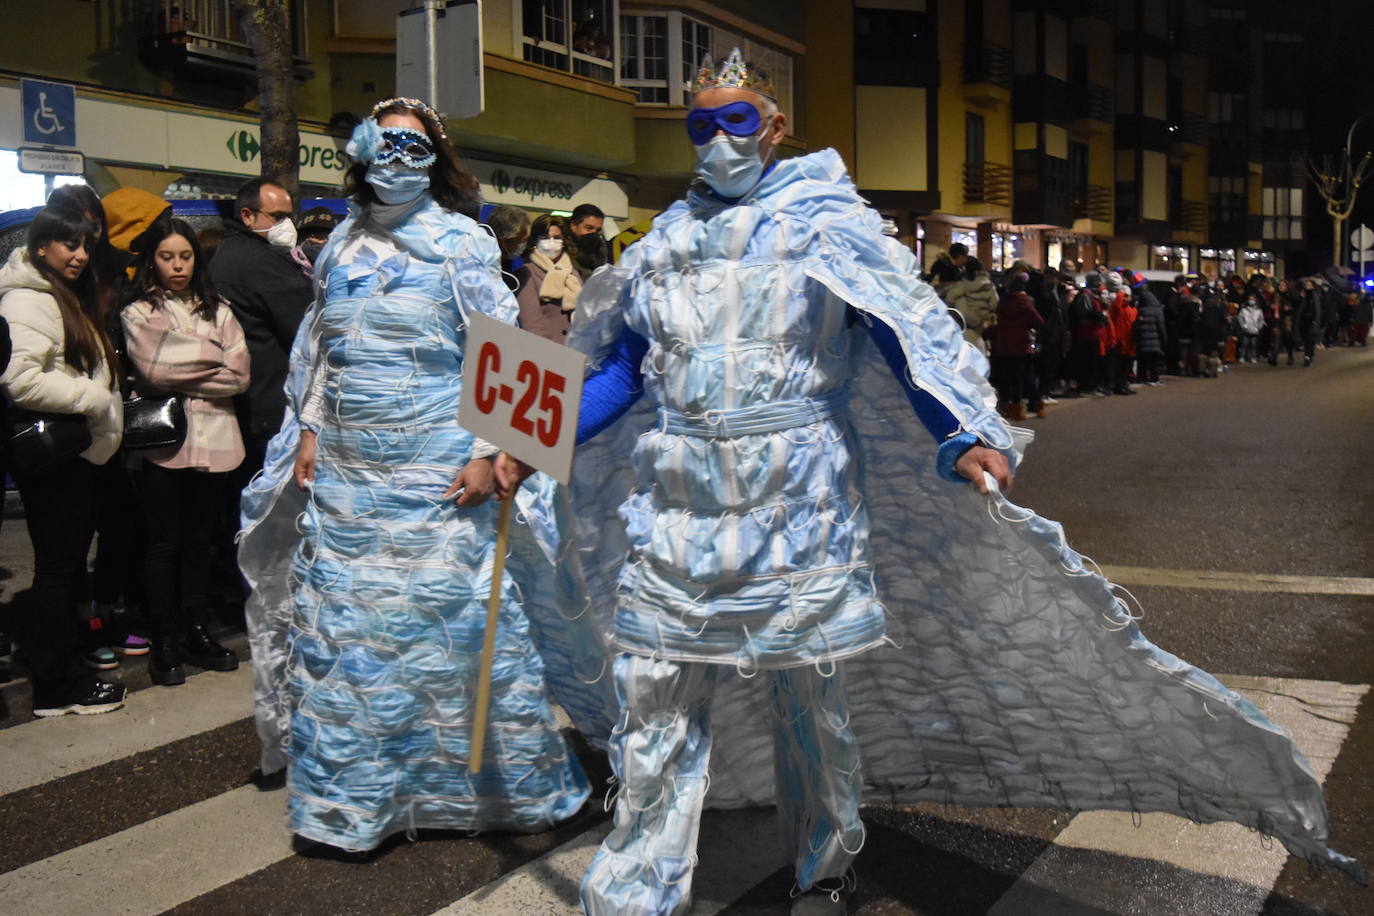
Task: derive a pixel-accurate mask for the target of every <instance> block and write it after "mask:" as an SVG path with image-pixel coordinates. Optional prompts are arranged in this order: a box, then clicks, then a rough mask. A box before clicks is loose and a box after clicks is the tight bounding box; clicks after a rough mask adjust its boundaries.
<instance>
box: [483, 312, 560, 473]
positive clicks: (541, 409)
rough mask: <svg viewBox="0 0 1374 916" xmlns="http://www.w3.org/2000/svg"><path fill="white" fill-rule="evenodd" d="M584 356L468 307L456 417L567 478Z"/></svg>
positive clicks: (507, 448)
mask: <svg viewBox="0 0 1374 916" xmlns="http://www.w3.org/2000/svg"><path fill="white" fill-rule="evenodd" d="M586 365H587V358H586V357H585V356H583V355H582V354H581V353H578V352H577V351H576V350H571V349H569V348H567V347H565V346H562V345H561V344H556V343H554V342H552V341H549V340H545V339H544V338H542V337H540V336H538V335H537V334H531V333H530V332H529V331H522V330H520V329H519V328H517V327H514V326H513V325H509V324H505V323H504V322H500V321H497V320H496V319H495V318H489V317H487V316H486V315H482V314H479V313H477V312H468V338H467V346H466V347H465V353H464V356H463V396H462V399H461V401H460V403H459V406H458V422H459V423H461V424H462V426H463V428H464V429H466V430H468V431H469V432H470V433H472V434H473V435H474V436H480V437H481V438H483V439H486V440H487V441H488V442H491V443H493V444H495V445H498V446H500V447H501V448H502V449H504V450H505V451H507V452H510V453H511V454H512V455H514V456H515V457H516V458H519V459H520V460H521V461H523V462H525V463H526V464H529V465H532V466H533V467H535V468H538V469H539V470H541V471H543V472H544V473H545V474H548V475H549V476H550V477H553V478H554V479H555V480H558V481H559V482H560V483H567V482H568V480H569V478H570V477H571V476H572V456H573V445H574V443H575V441H576V439H577V412H578V408H579V407H580V406H581V404H582V373H583V372H584V371H585V369H586Z"/></svg>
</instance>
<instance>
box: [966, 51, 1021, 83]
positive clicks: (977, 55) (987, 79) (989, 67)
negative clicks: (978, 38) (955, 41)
mask: <svg viewBox="0 0 1374 916" xmlns="http://www.w3.org/2000/svg"><path fill="white" fill-rule="evenodd" d="M964 82H965V83H987V84H989V85H992V86H998V87H1000V88H1002V89H1010V88H1011V49H1010V48H1003V47H1001V46H999V45H994V44H990V43H988V42H986V41H983V42H968V43H966V44H965V45H964Z"/></svg>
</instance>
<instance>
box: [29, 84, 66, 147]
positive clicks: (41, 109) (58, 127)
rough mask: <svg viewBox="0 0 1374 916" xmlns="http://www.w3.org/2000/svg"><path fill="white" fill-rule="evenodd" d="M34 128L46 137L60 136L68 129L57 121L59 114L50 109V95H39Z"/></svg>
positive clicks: (41, 93) (44, 93)
mask: <svg viewBox="0 0 1374 916" xmlns="http://www.w3.org/2000/svg"><path fill="white" fill-rule="evenodd" d="M33 126H34V128H35V129H36V130H37V131H38V132H39V133H40V134H43V135H44V136H48V135H51V134H60V133H61V132H62V131H64V130H66V129H67V128H65V127H63V126H62V122H61V121H59V120H58V119H57V112H55V111H53V110H52V109H51V108H49V107H48V94H47V93H46V92H40V93H38V110H37V111H35V112H34V113H33Z"/></svg>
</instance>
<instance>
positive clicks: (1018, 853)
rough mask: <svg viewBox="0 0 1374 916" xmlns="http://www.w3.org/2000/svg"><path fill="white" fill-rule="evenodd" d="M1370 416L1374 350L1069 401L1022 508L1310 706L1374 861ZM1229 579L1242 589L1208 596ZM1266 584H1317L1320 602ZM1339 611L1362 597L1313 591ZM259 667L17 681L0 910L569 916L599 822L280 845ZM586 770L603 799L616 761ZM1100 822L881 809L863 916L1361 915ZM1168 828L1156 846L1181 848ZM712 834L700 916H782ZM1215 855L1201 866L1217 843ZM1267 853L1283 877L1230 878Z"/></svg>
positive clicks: (740, 818) (1173, 623) (1210, 836)
mask: <svg viewBox="0 0 1374 916" xmlns="http://www.w3.org/2000/svg"><path fill="white" fill-rule="evenodd" d="M1371 420H1374V350H1333V351H1319V352H1318V356H1317V362H1316V365H1315V366H1313V367H1312V368H1311V369H1302V368H1291V369H1290V368H1287V367H1279V368H1271V367H1269V366H1267V365H1263V364H1261V365H1257V366H1240V367H1235V368H1234V369H1233V370H1232V371H1231V372H1230V373H1229V374H1228V375H1225V376H1223V377H1222V378H1219V379H1216V380H1191V379H1172V378H1169V379H1166V384H1165V385H1164V386H1163V387H1161V388H1142V389H1140V393H1139V395H1137V396H1135V397H1111V398H1106V399H1100V400H1097V399H1082V400H1073V401H1065V402H1063V403H1062V404H1060V405H1058V406H1057V407H1053V408H1051V413H1050V415H1049V417H1048V418H1046V419H1044V420H1032V421H1028V424H1027V425H1030V426H1031V427H1032V428H1033V429H1035V431H1036V433H1037V440H1036V442H1035V443H1034V444H1033V445H1032V446H1031V448H1030V450H1029V451H1028V454H1027V461H1026V463H1025V465H1024V467H1023V468H1022V469H1021V471H1020V473H1019V475H1018V479H1017V482H1016V486H1015V488H1014V490H1013V491H1012V494H1011V495H1012V498H1013V499H1014V500H1015V501H1016V502H1019V503H1021V504H1023V505H1026V506H1029V507H1031V508H1034V509H1035V510H1036V511H1037V512H1039V513H1040V514H1042V515H1045V516H1047V517H1049V518H1053V519H1056V520H1059V521H1061V522H1063V523H1064V525H1065V528H1066V530H1067V533H1068V537H1069V540H1070V542H1071V543H1072V544H1073V545H1074V546H1075V548H1077V549H1078V550H1079V551H1080V552H1082V553H1084V554H1087V555H1089V556H1091V557H1093V558H1094V559H1095V560H1096V561H1097V562H1098V563H1100V564H1102V565H1103V566H1105V567H1109V568H1111V569H1118V568H1130V569H1132V570H1134V571H1135V572H1134V573H1133V574H1134V575H1136V576H1137V578H1139V579H1140V580H1141V581H1147V582H1148V581H1157V578H1152V575H1153V572H1156V571H1169V575H1170V577H1171V579H1172V581H1174V582H1179V583H1182V584H1181V585H1180V584H1173V585H1168V586H1161V585H1157V584H1155V585H1151V584H1144V585H1138V586H1136V585H1133V586H1131V590H1132V592H1133V593H1134V594H1135V595H1136V596H1137V597H1138V598H1139V600H1140V603H1141V605H1142V606H1143V608H1144V610H1145V614H1146V616H1145V619H1144V620H1143V622H1142V624H1141V625H1142V627H1143V629H1144V631H1145V633H1146V635H1148V636H1149V637H1150V638H1151V639H1152V640H1153V641H1155V642H1156V643H1158V644H1159V645H1161V646H1163V647H1164V648H1166V649H1168V650H1170V651H1172V652H1174V653H1176V654H1178V655H1180V656H1182V657H1183V658H1186V659H1187V660H1189V661H1191V662H1193V663H1195V664H1197V665H1199V666H1201V667H1203V668H1205V669H1207V670H1209V671H1212V672H1214V673H1217V674H1220V675H1237V676H1241V679H1242V680H1243V681H1244V683H1245V684H1246V685H1248V687H1247V689H1249V690H1252V691H1253V696H1254V698H1255V699H1256V700H1257V702H1258V701H1262V700H1263V698H1264V697H1265V696H1268V697H1269V698H1271V699H1278V700H1286V699H1288V698H1289V695H1292V696H1299V695H1301V696H1306V697H1308V699H1309V700H1310V699H1311V697H1310V696H1309V694H1311V692H1313V691H1316V692H1317V693H1319V694H1321V697H1319V699H1318V700H1317V701H1314V702H1313V703H1312V704H1309V705H1308V706H1307V707H1306V708H1307V709H1308V710H1309V712H1310V711H1312V710H1315V712H1312V713H1311V715H1308V717H1307V720H1306V721H1307V722H1308V726H1304V727H1309V726H1311V725H1313V724H1315V726H1316V727H1317V729H1318V730H1321V729H1325V732H1324V734H1325V736H1326V738H1327V739H1329V741H1328V743H1329V745H1330V756H1334V763H1333V764H1331V768H1330V773H1329V775H1328V776H1327V778H1326V782H1325V786H1326V793H1327V800H1328V806H1329V808H1330V813H1331V843H1332V845H1333V846H1334V847H1336V848H1338V849H1340V850H1341V851H1342V852H1344V853H1347V854H1349V855H1353V856H1356V857H1358V858H1360V859H1361V860H1363V861H1364V862H1366V863H1371V864H1374V785H1371V783H1374V775H1371V774H1374V701H1371V700H1370V698H1369V697H1370V695H1369V694H1368V693H1365V692H1364V688H1363V687H1362V686H1348V685H1369V684H1371V683H1374V653H1371V651H1370V645H1371V643H1370V637H1371V635H1372V634H1371V631H1374V590H1366V591H1365V593H1363V594H1361V593H1360V591H1361V587H1362V586H1361V585H1360V583H1359V582H1355V583H1354V585H1353V586H1352V580H1364V579H1374V538H1371V537H1370V534H1369V531H1370V525H1369V518H1370V516H1371V512H1374V468H1372V466H1371V456H1374V423H1371ZM0 566H3V567H5V568H7V569H9V570H11V571H12V572H13V573H14V576H13V577H12V578H10V579H8V580H7V581H5V582H3V583H0V585H3V587H5V588H6V590H12V588H13V587H14V585H16V584H22V583H25V582H27V579H28V577H29V575H30V570H31V560H30V558H29V556H28V550H27V539H26V537H25V535H24V531H23V526H22V522H19V521H17V520H13V519H11V520H6V521H5V523H4V526H3V529H0ZM1142 571H1143V572H1142ZM1199 574H1207V575H1199ZM1217 574H1228V575H1227V577H1225V578H1223V580H1222V581H1225V582H1229V583H1231V584H1230V585H1227V586H1225V587H1217V585H1216V583H1217V581H1218V580H1217V579H1216V578H1215V576H1216V575H1217ZM1275 575H1287V576H1305V577H1322V580H1323V581H1325V580H1327V579H1329V580H1330V581H1329V582H1328V583H1327V584H1329V585H1330V586H1331V588H1326V589H1323V588H1319V587H1317V586H1315V585H1312V584H1311V583H1312V582H1313V581H1314V580H1310V579H1309V580H1295V581H1296V584H1295V581H1287V580H1285V581H1280V580H1275V579H1274V578H1273V577H1274V576H1275ZM1304 582H1306V583H1308V584H1303V583H1304ZM1366 584H1367V583H1366ZM1333 590H1334V591H1338V592H1339V591H1342V590H1346V591H1353V592H1354V594H1325V593H1321V592H1323V591H1333ZM247 674H248V673H247V672H246V671H243V672H239V673H237V674H235V675H220V674H213V673H212V674H202V675H196V676H194V677H192V678H191V682H190V683H189V684H188V685H187V686H186V687H184V688H177V689H176V690H165V689H161V688H151V689H149V688H147V681H146V676H145V675H144V674H143V673H142V671H141V665H140V664H138V663H134V664H132V665H130V666H128V668H127V670H126V671H123V672H121V676H123V677H124V678H125V680H126V681H127V682H128V683H129V684H130V686H131V687H132V688H136V689H138V692H136V693H134V694H133V697H132V699H131V702H130V704H129V707H128V710H127V711H126V712H121V713H115V714H112V715H111V716H105V717H100V718H99V719H92V720H88V721H81V722H78V721H76V720H74V719H71V718H68V719H67V720H63V721H46V722H29V721H28V718H27V714H26V710H25V708H24V698H25V690H26V688H25V687H24V686H23V685H22V684H11V685H9V686H8V687H7V688H6V692H5V696H6V698H7V700H8V701H9V703H8V706H9V710H8V711H9V715H8V718H6V719H5V720H3V721H0V900H4V901H8V902H9V904H10V905H15V906H18V905H19V904H18V901H20V900H23V901H26V902H27V906H26V907H24V911H25V912H48V911H53V912H56V911H58V910H61V911H64V912H70V911H75V910H77V909H93V908H96V907H99V908H100V909H101V910H102V911H106V912H159V911H170V910H173V909H175V911H176V912H178V913H224V912H274V913H275V912H287V913H321V914H324V913H354V912H356V913H406V914H429V913H434V912H437V911H444V912H452V913H506V912H511V913H525V912H543V913H551V914H552V913H565V912H570V909H569V904H568V901H569V900H571V899H572V897H571V896H570V895H572V894H574V892H575V890H574V889H575V885H576V878H577V875H578V874H579V870H580V868H581V867H582V865H581V864H580V863H583V862H584V859H585V856H586V855H588V854H589V850H590V849H591V848H593V847H594V845H595V841H596V839H597V838H598V837H599V835H600V834H599V832H598V831H602V830H604V829H605V819H606V818H605V814H604V813H603V812H602V810H601V806H600V805H594V806H590V808H589V810H588V811H587V812H585V813H584V814H583V815H581V816H579V817H578V818H577V819H575V820H574V821H573V822H571V823H570V824H568V825H565V826H564V827H562V828H560V829H559V830H557V831H554V832H551V833H546V834H540V835H536V836H528V837H513V836H483V837H467V836H461V835H456V834H424V835H422V837H421V840H420V841H419V842H415V843H408V842H405V841H404V840H403V839H401V838H396V840H395V841H394V842H391V843H389V844H388V845H387V846H386V847H385V848H384V849H383V850H382V852H381V853H380V854H378V855H375V856H373V857H371V858H370V859H368V860H367V861H365V862H361V863H360V862H356V861H346V860H344V861H341V860H340V858H339V857H337V856H331V855H329V854H328V853H327V852H326V851H324V850H322V849H320V848H319V847H310V846H302V845H300V844H297V845H294V846H293V845H292V844H291V842H290V839H289V837H287V836H285V831H284V829H283V827H282V820H281V804H282V802H281V795H282V793H281V792H279V791H278V792H271V791H268V792H260V791H258V789H256V788H254V787H253V786H252V785H251V784H250V782H249V774H250V772H251V771H252V769H253V767H254V765H255V763H256V756H257V745H256V738H255V736H254V734H253V730H252V726H251V723H250V722H249V721H248V720H247V719H246V718H245V717H246V715H247V711H248V707H249V697H248V677H247ZM1329 682H1334V683H1329ZM1343 685H1347V686H1343ZM1250 695H1252V694H1251V693H1247V696H1250ZM1337 695H1339V697H1345V698H1346V700H1339V697H1338V698H1337V699H1332V697H1337ZM1346 701H1348V702H1349V704H1350V707H1349V709H1348V710H1345V711H1343V712H1342V711H1340V710H1339V709H1338V707H1339V705H1340V702H1346ZM1323 704H1325V705H1323ZM121 716H123V718H117V717H121ZM1351 720H1353V722H1352V721H1351ZM1347 726H1348V733H1347ZM584 761H585V762H586V763H587V765H588V768H589V770H591V771H592V772H593V773H594V774H597V775H596V779H597V782H598V783H603V784H604V774H605V766H604V760H602V759H599V758H598V757H597V756H596V755H593V754H584ZM1315 762H1316V758H1315V757H1314V763H1315ZM1121 817H1124V818H1125V822H1124V826H1122V825H1121V822H1120V820H1118V821H1117V822H1115V823H1116V824H1117V825H1118V826H1116V827H1115V828H1112V829H1113V830H1115V831H1116V833H1118V834H1122V835H1123V836H1125V838H1126V839H1128V840H1132V841H1134V840H1135V839H1136V838H1140V841H1141V842H1142V843H1146V841H1147V840H1148V837H1149V836H1150V830H1151V824H1152V823H1154V822H1151V823H1147V824H1146V825H1145V828H1144V829H1143V830H1141V831H1132V830H1131V827H1130V820H1129V816H1128V815H1122V816H1121ZM1086 818H1087V816H1085V815H1079V816H1078V817H1076V818H1072V819H1071V817H1070V816H1069V815H1067V814H1064V813H1059V812H1045V811H1025V810H1001V809H989V810H981V811H971V810H963V809H957V808H946V807H941V806H908V807H893V806H886V805H878V804H875V805H872V806H870V807H868V808H867V809H866V810H865V819H866V823H867V826H868V831H869V839H868V843H867V845H866V847H865V849H864V852H863V854H862V855H861V857H860V860H859V864H858V868H857V870H858V876H859V882H860V883H859V890H858V892H857V894H856V896H855V897H854V899H853V901H852V910H853V911H854V912H861V913H870V914H982V913H986V912H989V911H991V912H994V913H997V914H1007V913H1013V914H1014V913H1030V914H1039V913H1050V912H1054V913H1063V914H1074V916H1082V914H1088V913H1094V914H1106V913H1122V914H1132V916H1144V914H1171V913H1177V914H1188V916H1196V914H1216V916H1233V914H1242V913H1264V914H1269V916H1288V914H1294V916H1297V914H1302V916H1317V914H1340V916H1361V914H1368V913H1374V893H1371V892H1370V891H1369V890H1368V889H1365V888H1361V887H1359V886H1357V885H1355V884H1354V883H1353V882H1351V881H1350V880H1348V879H1347V878H1345V877H1344V876H1342V875H1338V874H1335V873H1332V872H1329V871H1313V870H1311V869H1309V867H1308V866H1307V865H1306V864H1305V863H1302V862H1298V861H1296V860H1292V859H1288V860H1286V861H1285V860H1284V858H1283V855H1282V852H1281V851H1279V852H1277V853H1275V852H1272V851H1271V852H1268V853H1266V852H1265V851H1264V850H1263V848H1262V845H1261V843H1260V842H1259V840H1258V839H1257V838H1256V837H1255V836H1254V835H1253V834H1248V833H1244V832H1242V835H1241V836H1240V837H1239V838H1238V839H1236V840H1235V850H1234V851H1233V852H1231V853H1228V855H1229V857H1230V858H1229V859H1227V857H1226V856H1223V857H1222V858H1223V859H1227V861H1228V862H1229V864H1228V865H1226V868H1225V869H1223V871H1224V872H1225V873H1222V874H1213V873H1210V872H1207V873H1204V872H1200V871H1198V870H1196V869H1194V868H1192V867H1191V866H1189V865H1187V864H1179V862H1178V861H1176V859H1170V858H1169V855H1167V854H1166V853H1167V850H1165V849H1164V848H1163V846H1161V847H1159V848H1158V849H1147V850H1146V851H1144V852H1140V851H1136V852H1124V851H1122V850H1119V849H1111V848H1097V847H1093V846H1092V844H1085V843H1082V842H1081V841H1079V840H1071V839H1070V838H1071V837H1075V836H1080V835H1081V828H1085V827H1086V824H1087V819H1086ZM1170 823H1172V822H1170ZM1178 825H1179V827H1178V828H1177V829H1175V828H1174V827H1172V826H1170V827H1167V828H1166V832H1173V833H1177V834H1178V835H1179V836H1182V835H1184V834H1189V833H1190V825H1186V822H1182V821H1179V822H1178ZM1191 829H1203V830H1210V829H1211V828H1191ZM703 831H704V832H703V841H702V848H701V854H702V866H701V868H700V869H699V872H698V875H699V877H698V882H697V894H696V896H697V900H698V908H697V910H696V912H698V913H707V912H724V913H732V914H760V916H761V914H778V913H785V912H786V911H787V904H788V890H789V887H790V885H791V878H790V875H789V873H788V869H785V868H777V867H776V866H774V865H760V864H759V862H761V861H771V857H772V855H773V852H772V845H771V844H773V843H774V842H775V841H774V840H773V826H772V820H771V815H770V814H768V813H767V812H732V813H726V814H713V815H708V817H707V819H706V823H705V825H704V828H703ZM1203 836H1204V840H1203V843H1204V845H1217V844H1218V843H1219V842H1220V841H1219V840H1217V839H1215V837H1217V836H1218V834H1215V833H1205V834H1203ZM1171 842H1172V840H1171ZM1146 844H1147V845H1148V843H1146ZM1266 855H1267V856H1268V857H1269V858H1270V859H1271V860H1272V862H1273V868H1272V873H1271V874H1270V876H1269V877H1268V878H1265V879H1263V880H1259V879H1255V880H1241V879H1239V878H1236V877H1234V876H1229V875H1230V872H1231V870H1234V871H1235V872H1237V873H1241V872H1245V873H1249V872H1250V871H1254V870H1255V868H1256V863H1257V862H1259V861H1260V860H1262V859H1264V858H1265V856H1266ZM579 856H581V857H583V858H579ZM1232 866H1234V869H1232ZM1258 871H1263V869H1262V868H1259V869H1258ZM1032 877H1034V878H1036V880H1035V881H1032V880H1030V879H1031V878H1032ZM4 906H5V905H4V904H0V908H4ZM445 908H447V909H445Z"/></svg>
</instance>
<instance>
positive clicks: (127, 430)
mask: <svg viewBox="0 0 1374 916" xmlns="http://www.w3.org/2000/svg"><path fill="white" fill-rule="evenodd" d="M185 441H186V406H185V405H184V404H182V403H181V398H180V397H179V396H177V395H175V394H172V395H167V396H166V397H161V398H145V397H140V396H138V395H134V396H133V397H131V398H129V399H128V400H126V401H125V402H124V448H126V449H128V450H130V451H135V452H138V451H143V450H145V449H154V448H171V447H173V446H176V445H180V444H181V443H183V442H185Z"/></svg>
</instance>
